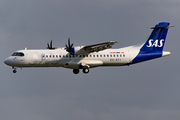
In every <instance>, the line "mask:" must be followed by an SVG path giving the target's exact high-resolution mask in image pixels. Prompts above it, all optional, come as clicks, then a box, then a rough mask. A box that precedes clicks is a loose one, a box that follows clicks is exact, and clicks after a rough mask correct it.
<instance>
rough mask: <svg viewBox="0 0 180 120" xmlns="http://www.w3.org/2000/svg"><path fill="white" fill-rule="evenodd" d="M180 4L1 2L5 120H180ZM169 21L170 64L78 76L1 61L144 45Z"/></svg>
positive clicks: (0, 104) (163, 0)
mask: <svg viewBox="0 0 180 120" xmlns="http://www.w3.org/2000/svg"><path fill="white" fill-rule="evenodd" d="M179 6H180V1H179V0H91V1H90V0H89V1H88V0H76V1H74V0H44V1H41V0H36V1H35V0H31V1H22V0H16V1H14V0H8V1H7V0H1V2H0V16H1V17H0V39H1V47H0V50H1V57H0V59H1V63H0V66H1V80H0V108H1V109H0V119H1V120H12V119H13V120H32V119H33V120H49V119H52V120H59V119H60V120H119V119H122V120H132V119H133V120H140V119H145V120H152V119H153V120H160V119H163V120H169V119H171V120H179V119H180V104H179V101H180V93H179V91H180V87H179V86H180V80H179V77H180V74H179V71H180V68H179V64H178V63H179V58H180V56H179V44H180V41H179V36H178V35H179V25H180V23H179V21H180V16H179V14H180V13H179V11H180V7H179ZM162 21H165V22H166V21H167V22H170V23H171V25H175V26H176V27H174V28H170V29H169V32H168V36H167V41H166V45H165V48H164V49H165V50H167V51H171V53H172V54H171V55H170V56H168V57H164V58H160V59H155V60H151V61H147V62H144V63H140V64H135V65H132V66H129V67H128V66H124V67H99V68H95V69H90V72H89V74H87V75H84V74H83V73H82V72H81V73H80V74H79V75H74V74H73V73H72V70H70V69H64V68H25V69H22V70H20V69H18V73H17V74H13V73H12V69H11V68H10V67H8V66H6V65H5V64H4V63H3V61H4V59H5V58H6V57H8V56H10V55H11V54H12V53H13V52H14V51H16V50H19V49H24V48H25V47H27V48H28V49H34V48H36V49H38V48H40V49H42V48H46V44H47V42H49V41H50V40H51V39H53V45H54V46H60V47H61V46H62V47H63V46H64V45H65V43H67V38H68V37H71V41H72V42H73V43H74V44H75V45H89V44H95V43H101V42H106V41H118V42H119V43H118V44H116V45H114V46H113V48H120V47H124V46H128V45H133V44H137V43H139V42H142V41H143V40H145V38H147V37H148V36H149V34H150V33H151V31H152V30H151V29H150V27H153V26H154V25H155V24H157V23H158V22H162Z"/></svg>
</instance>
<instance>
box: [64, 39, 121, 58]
mask: <svg viewBox="0 0 180 120" xmlns="http://www.w3.org/2000/svg"><path fill="white" fill-rule="evenodd" d="M116 43H118V42H116V41H110V42H104V43H100V44H94V45H88V46H76V47H73V45H74V44H71V43H70V37H69V38H68V45H67V44H65V46H66V47H65V50H66V51H67V52H69V53H70V54H71V55H75V54H76V55H79V54H88V53H91V52H98V51H102V50H104V49H108V48H111V47H112V45H114V44H116Z"/></svg>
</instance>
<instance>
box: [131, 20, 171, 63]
mask: <svg viewBox="0 0 180 120" xmlns="http://www.w3.org/2000/svg"><path fill="white" fill-rule="evenodd" d="M169 25H170V23H168V22H161V23H158V24H157V25H156V26H155V27H152V29H153V31H152V33H151V35H150V36H149V38H148V40H147V41H146V42H145V43H144V44H143V45H142V47H141V48H140V51H139V53H138V55H137V56H136V57H135V58H134V59H133V60H132V62H131V63H132V64H133V63H138V62H142V61H146V60H150V59H154V58H158V57H162V55H163V54H164V53H163V47H164V44H165V40H166V36H167V32H168V28H169V27H170V26H169ZM169 54H170V52H169Z"/></svg>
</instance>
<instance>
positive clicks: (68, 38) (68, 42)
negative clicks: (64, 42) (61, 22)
mask: <svg viewBox="0 0 180 120" xmlns="http://www.w3.org/2000/svg"><path fill="white" fill-rule="evenodd" d="M68 45H69V48H70V46H71V45H70V37H69V38H68Z"/></svg>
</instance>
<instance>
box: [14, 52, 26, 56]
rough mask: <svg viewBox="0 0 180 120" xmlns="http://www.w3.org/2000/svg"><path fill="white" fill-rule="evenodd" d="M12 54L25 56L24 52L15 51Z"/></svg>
mask: <svg viewBox="0 0 180 120" xmlns="http://www.w3.org/2000/svg"><path fill="white" fill-rule="evenodd" d="M12 56H24V53H22V52H15V53H13V54H12Z"/></svg>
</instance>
